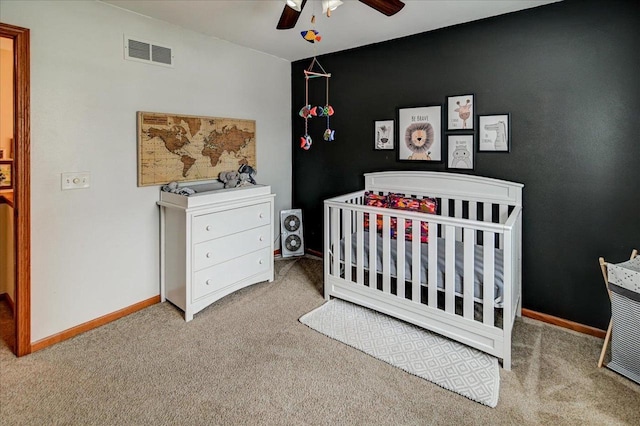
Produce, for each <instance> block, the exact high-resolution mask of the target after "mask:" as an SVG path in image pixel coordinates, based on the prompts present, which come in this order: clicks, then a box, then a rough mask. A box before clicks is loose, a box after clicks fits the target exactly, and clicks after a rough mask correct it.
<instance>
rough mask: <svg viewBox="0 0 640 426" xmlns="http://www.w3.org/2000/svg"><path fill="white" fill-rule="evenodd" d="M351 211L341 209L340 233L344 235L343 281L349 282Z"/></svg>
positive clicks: (351, 243)
mask: <svg viewBox="0 0 640 426" xmlns="http://www.w3.org/2000/svg"><path fill="white" fill-rule="evenodd" d="M352 212H353V211H352V210H349V209H346V208H343V209H342V231H343V233H344V279H345V280H347V281H351V265H352V263H353V262H351V253H352V250H353V248H352V247H351V246H352V245H353V240H352V238H351V213H352Z"/></svg>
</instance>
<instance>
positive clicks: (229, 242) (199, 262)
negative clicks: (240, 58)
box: [193, 225, 271, 271]
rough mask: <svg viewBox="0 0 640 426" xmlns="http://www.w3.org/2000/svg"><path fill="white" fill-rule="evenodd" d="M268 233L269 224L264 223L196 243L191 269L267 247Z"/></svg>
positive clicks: (269, 230) (214, 263)
mask: <svg viewBox="0 0 640 426" xmlns="http://www.w3.org/2000/svg"><path fill="white" fill-rule="evenodd" d="M270 234H271V226H269V225H265V226H261V227H259V228H253V229H249V230H247V231H242V232H238V233H236V234H232V235H227V236H226V237H221V238H216V239H213V240H209V241H205V242H203V243H200V244H196V246H195V247H194V250H193V270H194V271H199V270H200V269H204V268H208V267H209V266H213V265H217V264H218V263H222V262H226V261H227V260H230V259H233V258H235V257H239V256H242V255H244V254H246V253H248V252H251V251H256V250H257V249H261V248H264V247H269V246H270V241H271V240H270V239H271V235H270Z"/></svg>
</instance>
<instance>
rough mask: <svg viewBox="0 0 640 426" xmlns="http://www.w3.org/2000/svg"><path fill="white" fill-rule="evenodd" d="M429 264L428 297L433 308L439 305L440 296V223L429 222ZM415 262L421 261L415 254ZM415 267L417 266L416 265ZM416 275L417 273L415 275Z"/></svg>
mask: <svg viewBox="0 0 640 426" xmlns="http://www.w3.org/2000/svg"><path fill="white" fill-rule="evenodd" d="M428 254H429V265H428V274H429V279H428V281H427V284H428V286H429V287H428V292H429V294H428V297H429V306H431V307H432V308H435V307H437V305H438V303H437V301H438V300H437V298H438V224H437V223H434V222H429V253H428ZM413 259H414V261H413V264H414V265H415V264H416V263H419V262H417V261H416V259H417V257H416V255H415V254H414V255H413ZM414 268H415V266H414ZM414 276H415V275H414Z"/></svg>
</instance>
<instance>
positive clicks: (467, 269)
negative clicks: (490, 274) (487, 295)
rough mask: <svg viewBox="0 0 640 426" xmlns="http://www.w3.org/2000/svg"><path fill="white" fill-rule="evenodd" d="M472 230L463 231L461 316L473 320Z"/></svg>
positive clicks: (473, 260) (473, 259) (473, 253)
mask: <svg viewBox="0 0 640 426" xmlns="http://www.w3.org/2000/svg"><path fill="white" fill-rule="evenodd" d="M473 234H474V230H473V229H471V228H465V229H464V277H463V280H462V282H463V284H464V287H463V293H462V295H463V308H464V310H463V316H464V317H465V318H467V319H473V293H474V283H475V280H474V277H473V273H474V271H473V266H474V262H475V258H474V255H475V252H474V241H473Z"/></svg>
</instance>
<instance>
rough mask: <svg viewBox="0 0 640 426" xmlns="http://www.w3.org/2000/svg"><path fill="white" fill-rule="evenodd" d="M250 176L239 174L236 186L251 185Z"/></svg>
mask: <svg viewBox="0 0 640 426" xmlns="http://www.w3.org/2000/svg"><path fill="white" fill-rule="evenodd" d="M249 179H251V176H249V173H240V179H238V186H249V185H251V181H250V180H249Z"/></svg>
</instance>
